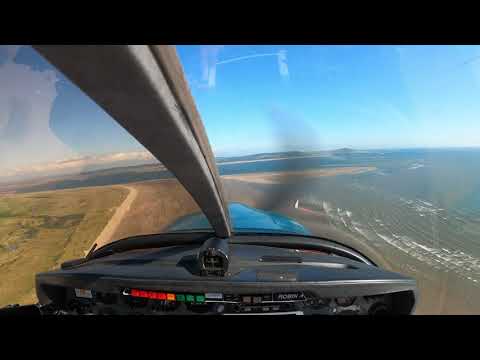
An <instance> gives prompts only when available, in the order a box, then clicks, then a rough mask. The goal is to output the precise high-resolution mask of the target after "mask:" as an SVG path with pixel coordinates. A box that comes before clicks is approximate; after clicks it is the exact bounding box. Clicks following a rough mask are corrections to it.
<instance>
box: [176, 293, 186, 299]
mask: <svg viewBox="0 0 480 360" xmlns="http://www.w3.org/2000/svg"><path fill="white" fill-rule="evenodd" d="M177 301H185V295H183V294H177Z"/></svg>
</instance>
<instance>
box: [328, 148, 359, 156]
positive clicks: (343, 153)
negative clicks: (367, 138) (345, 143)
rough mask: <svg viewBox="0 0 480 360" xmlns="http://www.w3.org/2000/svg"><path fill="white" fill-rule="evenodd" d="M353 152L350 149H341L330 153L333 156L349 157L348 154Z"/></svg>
mask: <svg viewBox="0 0 480 360" xmlns="http://www.w3.org/2000/svg"><path fill="white" fill-rule="evenodd" d="M354 152H355V150H353V149H350V148H341V149H337V150H333V151H331V153H332V154H334V155H349V154H351V153H354Z"/></svg>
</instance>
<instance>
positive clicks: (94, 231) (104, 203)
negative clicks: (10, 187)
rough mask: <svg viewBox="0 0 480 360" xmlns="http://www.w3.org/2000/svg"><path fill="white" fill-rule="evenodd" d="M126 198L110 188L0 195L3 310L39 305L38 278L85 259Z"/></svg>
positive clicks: (0, 302)
mask: <svg viewBox="0 0 480 360" xmlns="http://www.w3.org/2000/svg"><path fill="white" fill-rule="evenodd" d="M127 193H128V190H126V189H124V188H121V187H115V186H110V187H91V188H82V189H73V190H58V191H46V192H38V193H28V194H15V195H0V307H2V306H5V305H7V304H11V303H19V304H26V303H32V302H36V301H37V300H36V295H35V274H36V273H38V272H42V271H48V270H51V269H54V268H56V267H58V266H59V265H60V264H61V263H62V262H64V261H66V260H70V259H75V258H79V257H83V256H84V255H85V254H84V252H85V251H86V250H88V249H89V248H90V246H91V245H92V243H93V242H94V240H95V239H96V237H97V236H98V235H99V234H100V232H101V231H102V229H103V228H104V227H105V225H106V224H107V222H108V220H109V219H110V217H111V216H112V215H113V214H114V212H115V208H116V207H117V206H119V205H120V204H121V203H122V201H123V200H124V199H125V197H126V196H127Z"/></svg>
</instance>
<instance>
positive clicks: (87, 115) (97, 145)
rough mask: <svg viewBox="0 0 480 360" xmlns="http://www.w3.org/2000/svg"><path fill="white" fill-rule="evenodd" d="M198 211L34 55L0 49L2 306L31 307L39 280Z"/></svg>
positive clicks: (26, 49)
mask: <svg viewBox="0 0 480 360" xmlns="http://www.w3.org/2000/svg"><path fill="white" fill-rule="evenodd" d="M198 212H200V209H199V207H198V206H197V204H196V203H195V201H194V200H193V199H192V198H191V196H190V194H189V193H188V192H187V191H186V190H185V189H184V187H183V186H182V185H181V184H180V183H179V182H178V181H177V180H176V179H175V177H174V176H173V175H172V174H171V173H170V172H169V171H168V170H167V169H166V168H165V167H164V166H163V165H162V164H161V163H160V162H159V161H158V160H157V159H155V158H154V157H153V156H152V155H151V154H150V153H149V152H148V151H147V150H146V149H145V148H144V147H143V146H142V145H141V144H140V143H139V142H138V141H136V140H135V139H134V138H133V137H132V136H131V135H130V134H129V133H128V132H127V131H126V130H124V129H123V128H122V127H121V126H120V125H119V124H118V123H117V122H116V121H115V120H113V119H112V118H111V117H110V116H109V115H108V114H107V113H105V112H104V111H103V110H102V109H101V108H100V107H99V105H97V104H96V103H95V102H93V101H92V100H91V99H90V98H89V97H88V96H86V95H85V94H84V93H83V92H82V91H81V90H80V89H79V88H78V87H76V86H75V85H74V84H73V83H72V82H70V81H69V80H68V79H67V78H66V77H65V76H64V75H63V74H62V73H61V72H60V71H58V70H57V69H56V68H54V67H53V66H52V65H51V64H50V63H48V62H47V61H46V60H45V59H44V58H43V57H42V56H41V55H40V54H38V53H37V52H36V51H35V50H34V49H33V48H32V47H30V46H0V307H2V306H5V305H7V304H12V303H23V304H28V303H32V302H35V301H36V295H35V288H34V279H35V274H36V273H38V272H43V271H48V270H52V269H54V268H58V267H59V266H60V264H61V263H63V262H64V261H67V260H71V259H76V258H81V257H84V256H85V255H86V253H88V252H89V251H90V250H91V249H92V248H93V247H94V246H95V247H97V248H98V247H101V246H103V245H105V244H107V243H109V242H111V241H115V240H119V239H123V238H126V237H129V236H133V235H141V234H152V233H160V232H165V231H166V229H167V228H168V226H170V225H171V224H172V223H173V222H175V221H176V220H177V219H178V218H181V217H183V216H186V215H188V214H196V213H198ZM204 228H206V231H211V230H210V229H209V225H208V223H207V224H205V226H204Z"/></svg>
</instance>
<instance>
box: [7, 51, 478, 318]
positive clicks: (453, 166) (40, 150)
mask: <svg viewBox="0 0 480 360" xmlns="http://www.w3.org/2000/svg"><path fill="white" fill-rule="evenodd" d="M176 51H177V54H178V57H179V60H180V62H181V64H182V66H183V70H184V73H185V76H186V79H187V81H188V84H189V87H190V91H191V93H192V95H193V98H194V100H195V102H196V105H197V108H198V110H199V112H200V115H201V118H202V121H203V123H204V125H205V128H206V132H207V135H208V138H209V141H210V144H211V147H212V149H213V152H214V155H215V157H216V162H217V166H218V170H219V173H220V175H221V180H222V187H223V192H224V195H225V197H226V199H227V202H228V211H229V215H230V219H231V222H232V227H233V231H234V232H235V233H242V232H265V233H290V234H301V235H313V236H318V237H322V238H329V239H332V240H335V241H338V242H340V243H343V244H345V245H348V246H350V247H353V248H355V249H357V250H358V251H360V252H362V253H363V254H364V255H366V256H367V257H369V258H371V259H372V260H373V261H374V262H375V263H377V264H379V265H380V266H382V267H385V268H387V269H390V270H392V271H397V272H400V273H403V274H405V275H408V276H411V277H414V278H415V279H416V280H417V282H418V285H419V290H420V294H421V295H422V296H421V297H420V303H419V305H418V307H417V313H434V314H437V313H442V314H459V313H460V314H465V313H477V314H478V313H480V305H479V304H480V302H479V301H477V300H478V299H480V288H479V286H480V283H479V281H480V247H479V246H478V240H479V239H480V235H479V234H480V207H479V204H480V170H479V169H480V148H479V145H480V143H479V137H478V133H479V130H480V129H479V125H478V121H477V119H478V116H479V115H480V105H479V104H480V103H479V102H478V101H477V97H478V95H479V91H480V82H479V80H480V61H479V59H480V48H479V47H478V46H405V45H402V46H393V45H392V46H358V45H357V46H279V45H275V46H260V45H255V46H243V45H242V46H218V45H215V46H208V45H206V46H177V47H176ZM172 151H173V150H172ZM172 231H208V232H211V231H212V228H211V226H210V224H209V223H208V220H207V218H206V217H205V215H204V214H203V212H202V211H201V209H200V208H199V206H198V205H197V204H196V202H195V201H194V200H193V199H192V197H191V195H190V194H189V192H188V191H187V189H185V188H184V187H183V186H182V185H181V184H180V182H179V181H178V180H177V179H176V178H175V176H174V175H173V174H172V173H171V172H169V170H168V169H167V168H166V167H165V166H164V165H163V164H161V163H160V162H159V161H158V160H157V159H155V158H154V157H153V155H152V154H151V153H150V152H149V151H148V150H147V149H145V148H144V147H143V146H142V145H141V144H140V143H139V142H138V141H137V140H135V139H134V138H133V137H132V136H131V135H130V134H129V133H128V132H127V131H126V130H125V129H123V128H122V127H121V126H120V125H118V124H117V122H116V121H115V120H114V119H112V118H111V117H110V116H109V115H108V114H107V113H106V112H105V111H103V110H102V109H101V108H100V106H99V105H97V104H96V103H95V102H93V101H92V100H91V99H90V98H89V97H88V96H87V95H85V94H84V93H83V92H82V91H81V90H80V89H78V87H76V86H75V85H74V84H72V83H71V82H70V81H69V80H68V79H67V78H66V77H65V76H64V75H63V74H62V73H61V72H60V71H58V70H57V69H56V68H55V67H53V66H52V65H51V64H50V63H48V62H47V61H46V60H45V59H44V58H42V56H41V55H40V54H38V53H37V52H36V51H35V50H34V49H33V48H32V47H30V46H10V45H9V46H0V266H1V267H2V272H1V274H0V306H4V305H6V304H10V303H31V302H34V301H36V299H35V291H34V287H33V285H34V283H33V275H34V274H35V273H38V272H42V271H46V270H50V269H52V268H55V267H58V266H59V265H60V264H61V263H62V262H64V261H66V260H71V259H75V258H79V257H83V256H84V255H85V254H86V253H87V252H88V251H89V249H91V248H92V247H93V246H94V244H96V245H97V247H100V246H102V245H104V244H108V243H109V242H112V241H115V240H119V239H123V238H126V237H129V236H134V235H144V234H152V233H162V232H172Z"/></svg>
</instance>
